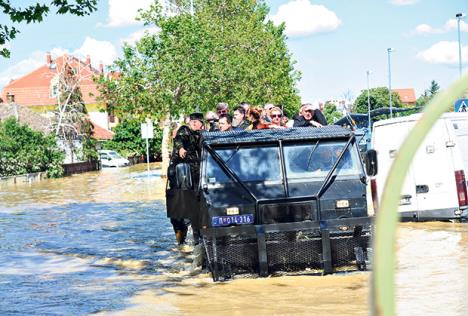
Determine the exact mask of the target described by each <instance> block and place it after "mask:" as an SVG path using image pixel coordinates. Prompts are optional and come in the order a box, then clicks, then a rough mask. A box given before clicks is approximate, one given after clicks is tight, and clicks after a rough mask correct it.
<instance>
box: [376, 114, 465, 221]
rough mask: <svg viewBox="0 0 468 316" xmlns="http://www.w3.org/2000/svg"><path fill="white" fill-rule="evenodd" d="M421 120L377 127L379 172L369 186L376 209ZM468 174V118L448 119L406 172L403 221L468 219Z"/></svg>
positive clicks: (415, 116) (437, 126) (441, 121)
mask: <svg viewBox="0 0 468 316" xmlns="http://www.w3.org/2000/svg"><path fill="white" fill-rule="evenodd" d="M421 115H422V114H420V113H418V114H413V115H410V116H407V117H399V118H393V119H389V120H383V121H379V122H376V123H375V124H374V129H373V134H372V146H373V147H372V148H373V149H375V150H376V151H377V160H378V169H379V171H378V174H377V176H376V177H375V178H374V179H373V180H371V188H372V193H373V198H374V205H378V201H380V199H381V197H382V193H383V189H384V185H385V180H386V178H387V175H388V172H389V170H390V167H391V165H392V163H393V160H394V158H395V156H396V154H397V152H398V150H399V148H400V145H401V144H402V142H403V140H404V139H405V138H406V136H407V135H408V133H409V131H410V130H411V129H412V128H413V126H414V125H415V123H416V122H417V121H418V120H419V118H420V117H421ZM467 172H468V113H445V114H444V115H443V116H442V117H441V118H440V119H439V120H438V121H437V122H436V124H434V126H433V128H432V129H431V131H430V132H429V134H428V135H427V136H426V138H425V140H424V141H423V143H422V144H421V147H420V148H419V149H418V151H417V153H416V156H415V157H414V160H413V162H412V164H411V167H410V169H409V171H408V174H407V176H406V180H405V183H404V186H403V189H402V192H401V199H400V207H399V209H398V211H399V213H400V216H401V219H402V220H415V221H418V220H420V221H424V220H447V219H461V218H466V217H468V200H467V190H466V179H465V175H466V174H467ZM377 209H378V207H377ZM377 211H378V210H377Z"/></svg>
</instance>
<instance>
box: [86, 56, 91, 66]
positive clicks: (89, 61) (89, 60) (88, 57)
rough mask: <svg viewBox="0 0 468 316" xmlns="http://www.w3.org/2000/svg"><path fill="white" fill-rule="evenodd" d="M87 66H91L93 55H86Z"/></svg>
mask: <svg viewBox="0 0 468 316" xmlns="http://www.w3.org/2000/svg"><path fill="white" fill-rule="evenodd" d="M86 66H91V57H90V56H89V55H86Z"/></svg>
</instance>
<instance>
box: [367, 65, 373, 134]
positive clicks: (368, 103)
mask: <svg viewBox="0 0 468 316" xmlns="http://www.w3.org/2000/svg"><path fill="white" fill-rule="evenodd" d="M371 73H372V71H370V70H367V71H366V75H367V128H368V130H369V132H370V130H371V117H370V111H371V106H370V91H369V76H370V74H371Z"/></svg>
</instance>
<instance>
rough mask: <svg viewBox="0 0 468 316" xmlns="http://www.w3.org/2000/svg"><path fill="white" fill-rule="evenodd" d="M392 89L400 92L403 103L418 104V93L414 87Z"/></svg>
mask: <svg viewBox="0 0 468 316" xmlns="http://www.w3.org/2000/svg"><path fill="white" fill-rule="evenodd" d="M392 91H393V92H396V93H398V95H399V96H400V100H401V102H402V103H403V104H406V105H408V106H415V105H416V94H415V92H414V89H413V88H405V89H392Z"/></svg>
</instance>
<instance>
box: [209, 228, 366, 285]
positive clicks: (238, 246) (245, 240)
mask: <svg viewBox="0 0 468 316" xmlns="http://www.w3.org/2000/svg"><path fill="white" fill-rule="evenodd" d="M216 235H218V236H219V235H220V234H219V231H218V233H217V234H216ZM264 236H265V245H266V257H267V265H268V273H269V274H272V273H275V272H281V271H284V272H292V271H301V270H305V269H312V270H314V271H315V272H316V273H320V272H321V271H322V269H323V268H324V263H323V245H322V237H321V233H320V231H319V230H317V229H303V228H302V229H297V228H291V229H289V230H286V231H284V230H282V231H279V232H266V233H265V234H264ZM370 239H371V236H370V233H369V232H363V233H362V234H359V235H358V236H353V233H352V232H347V233H335V234H331V235H330V250H331V259H332V262H331V264H332V268H333V270H334V271H338V270H342V269H343V267H346V270H357V268H358V267H357V266H356V264H357V262H356V255H355V251H356V249H358V248H360V249H361V251H363V252H364V254H366V252H367V249H368V247H370ZM203 244H204V246H205V250H206V254H207V262H208V266H209V267H210V270H211V271H212V273H213V278H214V279H215V280H222V279H227V278H230V277H231V276H232V275H234V274H241V273H258V271H259V252H258V243H257V235H256V233H255V232H253V233H242V234H236V235H231V236H223V237H207V236H204V237H203Z"/></svg>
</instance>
